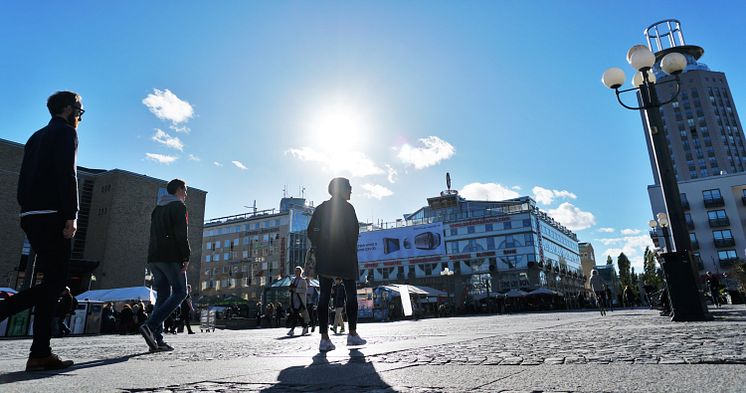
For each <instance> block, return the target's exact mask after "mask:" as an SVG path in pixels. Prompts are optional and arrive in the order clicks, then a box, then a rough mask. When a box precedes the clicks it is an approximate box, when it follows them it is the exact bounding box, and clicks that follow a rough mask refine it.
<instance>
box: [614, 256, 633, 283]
mask: <svg viewBox="0 0 746 393" xmlns="http://www.w3.org/2000/svg"><path fill="white" fill-rule="evenodd" d="M616 264H617V267H618V268H619V281H621V282H622V288H624V287H625V286H627V285H630V286H631V285H632V276H631V274H630V265H631V263H630V261H629V258H627V256H626V255H624V253H620V254H619V256H618V257H617V259H616Z"/></svg>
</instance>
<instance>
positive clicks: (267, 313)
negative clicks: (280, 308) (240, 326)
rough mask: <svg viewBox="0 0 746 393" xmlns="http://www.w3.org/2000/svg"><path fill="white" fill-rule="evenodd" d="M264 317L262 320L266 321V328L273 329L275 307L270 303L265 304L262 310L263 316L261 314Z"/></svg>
mask: <svg viewBox="0 0 746 393" xmlns="http://www.w3.org/2000/svg"><path fill="white" fill-rule="evenodd" d="M262 316H263V317H264V320H265V321H267V327H270V328H272V327H275V322H274V321H275V305H274V304H272V302H270V303H269V304H267V307H266V308H265V309H264V314H262Z"/></svg>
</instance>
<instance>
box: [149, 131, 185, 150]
mask: <svg viewBox="0 0 746 393" xmlns="http://www.w3.org/2000/svg"><path fill="white" fill-rule="evenodd" d="M151 139H152V140H154V141H156V142H158V143H161V144H164V145H166V147H170V148H171V149H176V150H179V151H184V143H182V142H181V139H179V138H178V137H175V136H171V135H168V134H167V133H165V132H164V131H163V130H161V129H160V128H156V129H155V135H153V137H152V138H151Z"/></svg>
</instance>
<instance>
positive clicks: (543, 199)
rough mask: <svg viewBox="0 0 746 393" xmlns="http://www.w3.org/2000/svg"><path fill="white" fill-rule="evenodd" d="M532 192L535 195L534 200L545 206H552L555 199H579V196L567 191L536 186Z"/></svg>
mask: <svg viewBox="0 0 746 393" xmlns="http://www.w3.org/2000/svg"><path fill="white" fill-rule="evenodd" d="M531 191H532V192H533V193H534V199H535V200H536V202H539V203H541V204H543V205H551V204H552V201H553V200H554V199H555V198H569V199H577V195H575V194H573V193H571V192H570V191H567V190H562V191H560V190H550V189H548V188H544V187H539V186H536V187H534V188H533V189H531Z"/></svg>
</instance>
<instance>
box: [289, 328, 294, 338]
mask: <svg viewBox="0 0 746 393" xmlns="http://www.w3.org/2000/svg"><path fill="white" fill-rule="evenodd" d="M288 336H290V337H293V336H295V328H292V329H290V331H288Z"/></svg>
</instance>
